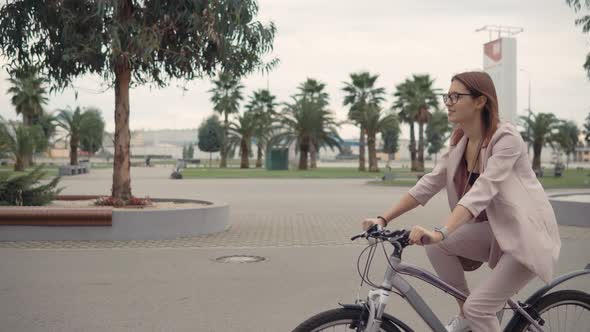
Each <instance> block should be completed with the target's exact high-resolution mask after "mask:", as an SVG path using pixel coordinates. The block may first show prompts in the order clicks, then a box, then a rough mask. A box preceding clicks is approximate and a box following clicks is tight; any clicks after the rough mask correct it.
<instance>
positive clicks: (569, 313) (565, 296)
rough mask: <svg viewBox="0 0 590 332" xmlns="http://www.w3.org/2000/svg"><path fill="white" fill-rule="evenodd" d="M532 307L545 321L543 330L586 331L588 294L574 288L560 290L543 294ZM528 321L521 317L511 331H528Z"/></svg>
mask: <svg viewBox="0 0 590 332" xmlns="http://www.w3.org/2000/svg"><path fill="white" fill-rule="evenodd" d="M534 308H535V309H536V310H537V312H538V313H539V315H541V318H543V320H544V321H545V324H544V325H543V330H545V331H560V332H569V331H571V332H578V331H588V330H589V326H590V295H588V294H587V293H584V292H580V291H576V290H562V291H557V292H554V293H550V294H549V295H545V296H543V297H542V298H541V299H540V300H539V301H537V303H535V305H534ZM529 326H530V323H529V322H528V321H527V320H526V319H524V318H521V319H520V321H519V322H518V323H517V324H516V328H515V329H514V330H512V331H517V332H521V331H522V332H524V331H528V330H527V329H528V327H529Z"/></svg>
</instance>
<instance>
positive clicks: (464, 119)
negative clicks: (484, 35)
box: [362, 72, 561, 332]
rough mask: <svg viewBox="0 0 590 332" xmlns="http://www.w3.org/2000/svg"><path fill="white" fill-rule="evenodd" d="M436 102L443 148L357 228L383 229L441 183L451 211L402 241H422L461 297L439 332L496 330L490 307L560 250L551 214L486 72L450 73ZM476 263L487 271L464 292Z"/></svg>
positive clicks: (546, 274)
mask: <svg viewBox="0 0 590 332" xmlns="http://www.w3.org/2000/svg"><path fill="white" fill-rule="evenodd" d="M443 100H444V102H445V105H446V106H447V109H448V117H449V121H450V122H452V123H454V124H455V129H454V131H453V133H452V135H451V145H450V148H449V150H448V151H447V152H446V153H445V154H444V155H443V156H442V157H441V158H440V160H439V162H438V163H437V165H436V166H435V168H434V170H433V171H432V172H431V173H429V174H426V175H424V176H423V177H422V178H421V179H420V180H419V181H418V183H417V184H416V185H415V186H414V187H413V188H411V189H410V190H409V192H408V193H407V194H405V195H404V196H403V197H402V199H401V200H400V201H399V202H398V203H397V204H395V205H394V206H393V208H392V209H391V210H389V211H388V212H387V213H385V214H383V215H381V216H379V217H377V218H369V219H365V220H364V221H363V223H362V225H363V228H364V229H368V228H369V227H370V226H372V225H374V224H379V225H382V226H387V224H388V223H389V222H391V221H392V220H394V219H395V218H397V217H399V216H401V215H402V214H404V213H405V212H407V211H410V210H412V209H413V208H415V207H417V206H418V205H422V206H424V205H425V204H426V203H427V202H428V201H429V200H430V198H432V196H434V195H435V194H436V193H438V192H439V191H440V190H441V189H442V188H443V187H446V189H447V196H448V201H449V206H450V208H451V211H452V212H451V214H450V215H448V216H447V217H446V218H445V219H443V220H442V227H436V228H435V229H434V230H430V229H427V228H424V227H421V226H414V227H413V228H412V231H411V233H410V242H411V243H413V244H418V245H424V244H428V245H426V247H425V248H426V252H427V254H428V258H429V259H430V262H431V264H432V266H433V267H434V269H435V271H436V273H437V274H438V275H439V277H440V278H441V279H443V280H444V281H446V282H447V283H449V284H450V285H452V286H454V287H456V288H457V289H459V290H461V291H463V292H465V294H469V296H468V298H467V301H466V302H465V303H461V302H459V314H458V315H457V316H456V317H454V318H453V319H452V320H451V322H450V323H449V324H448V325H447V330H448V331H454V332H460V331H470V330H472V331H474V332H479V331H485V332H496V331H497V332H499V331H500V323H499V321H498V319H497V317H496V312H498V311H499V310H501V309H502V307H503V306H504V304H505V303H506V301H507V300H508V299H509V298H510V297H511V296H513V295H514V294H515V293H517V292H518V291H519V290H520V289H521V288H523V287H524V286H525V285H526V284H527V283H528V282H529V281H531V280H532V279H533V278H534V277H535V275H536V276H538V277H539V278H541V279H542V280H543V281H545V282H549V281H550V280H551V277H552V275H553V266H554V264H555V262H556V261H557V258H558V256H559V250H560V247H561V241H560V238H559V232H558V228H557V223H556V221H555V214H554V212H553V209H552V207H551V204H550V203H549V200H548V199H547V196H546V194H545V191H544V190H543V187H542V186H541V184H540V183H539V181H538V179H537V177H536V176H535V172H534V171H533V169H532V167H531V163H530V162H529V158H528V154H527V146H526V144H525V143H524V141H523V139H522V137H521V135H520V133H519V132H518V130H517V129H516V127H515V126H514V125H512V124H510V123H507V122H501V121H500V120H499V115H498V102H497V97H496V89H495V87H494V83H493V82H492V79H491V78H490V76H489V75H488V74H487V73H484V72H465V73H461V74H458V75H455V76H454V77H453V78H452V80H451V86H450V88H449V91H448V93H447V94H445V95H443ZM422 241H424V242H426V243H422ZM481 262H488V265H489V266H490V268H492V271H491V272H490V274H489V275H488V277H487V278H486V279H485V280H484V281H483V282H482V283H481V284H480V285H478V287H477V288H475V289H473V291H471V292H470V291H469V289H468V287H467V282H466V280H465V274H464V271H472V270H474V269H476V268H478V267H479V266H480V265H481Z"/></svg>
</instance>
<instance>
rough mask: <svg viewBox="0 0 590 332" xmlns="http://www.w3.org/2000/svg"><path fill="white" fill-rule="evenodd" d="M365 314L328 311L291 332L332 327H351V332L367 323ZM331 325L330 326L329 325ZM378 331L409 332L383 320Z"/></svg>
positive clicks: (340, 310) (315, 330)
mask: <svg viewBox="0 0 590 332" xmlns="http://www.w3.org/2000/svg"><path fill="white" fill-rule="evenodd" d="M367 316H368V314H367V312H366V311H361V310H359V309H348V308H339V309H332V310H328V311H324V312H321V313H319V314H317V315H315V316H313V317H311V318H309V319H307V320H306V321H304V322H303V323H301V324H300V325H299V326H297V327H296V328H295V329H294V330H293V332H320V331H322V330H323V329H325V328H329V327H332V326H337V325H334V324H337V323H338V325H349V326H351V331H353V329H354V328H355V327H358V326H359V325H360V324H359V323H360V322H361V319H362V321H363V322H366V321H367ZM331 324H332V325H331ZM355 331H359V332H360V331H363V330H355ZM379 331H383V332H410V331H406V330H405V329H402V327H399V326H397V325H395V324H394V323H393V322H391V321H389V320H386V319H384V320H383V322H382V323H381V328H380V329H379Z"/></svg>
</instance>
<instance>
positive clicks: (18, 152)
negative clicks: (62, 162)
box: [0, 121, 45, 172]
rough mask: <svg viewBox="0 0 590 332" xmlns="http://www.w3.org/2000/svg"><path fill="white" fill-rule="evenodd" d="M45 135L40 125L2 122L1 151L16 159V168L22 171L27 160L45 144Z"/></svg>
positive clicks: (0, 128)
mask: <svg viewBox="0 0 590 332" xmlns="http://www.w3.org/2000/svg"><path fill="white" fill-rule="evenodd" d="M44 138H45V137H44V136H43V133H42V130H41V128H40V127H39V126H25V125H23V124H22V123H20V122H12V121H11V122H5V121H1V122H0V151H3V152H6V153H7V154H8V155H9V156H10V157H11V158H12V159H13V160H14V162H15V163H14V170H15V171H17V172H22V171H24V170H25V168H26V167H27V160H28V158H29V157H30V156H32V155H33V153H35V152H36V151H37V150H38V147H39V146H43V144H44V143H43V141H44Z"/></svg>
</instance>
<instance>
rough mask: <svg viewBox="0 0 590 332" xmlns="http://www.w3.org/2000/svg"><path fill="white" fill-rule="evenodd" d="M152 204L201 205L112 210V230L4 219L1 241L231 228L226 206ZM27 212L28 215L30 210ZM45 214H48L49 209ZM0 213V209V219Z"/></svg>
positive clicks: (147, 236)
mask: <svg viewBox="0 0 590 332" xmlns="http://www.w3.org/2000/svg"><path fill="white" fill-rule="evenodd" d="M69 198H77V199H88V198H91V196H75V197H72V196H70V197H69ZM152 200H153V201H156V202H157V201H175V202H186V203H200V204H204V205H199V206H188V207H175V208H159V209H136V208H130V209H113V210H112V224H111V226H108V225H107V226H97V225H92V224H88V225H85V226H79V225H75V226H38V225H39V223H36V224H35V222H34V221H33V222H32V223H30V224H29V225H22V224H19V225H6V219H5V222H4V224H2V222H0V241H23V240H166V239H175V238H179V237H190V236H198V235H205V234H211V233H216V232H222V231H224V230H226V229H227V228H228V227H229V226H230V224H229V205H228V204H226V203H211V202H204V201H196V200H178V199H174V200H172V199H152ZM11 209H15V208H11ZM16 209H20V210H21V211H24V212H23V213H26V211H27V208H16ZM28 210H29V211H30V209H28ZM46 210H50V208H47V209H46ZM60 210H61V209H60ZM64 210H70V211H72V210H75V209H64ZM86 210H89V209H86ZM1 211H2V209H1V208H0V215H1V213H2V212H1ZM37 214H38V215H39V216H40V217H41V218H43V216H44V215H46V213H45V214H44V213H37ZM4 217H6V214H4ZM78 217H79V216H78ZM42 220H43V219H42ZM88 226H92V227H88Z"/></svg>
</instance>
